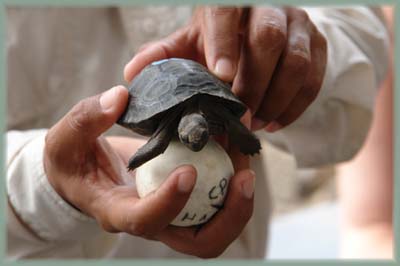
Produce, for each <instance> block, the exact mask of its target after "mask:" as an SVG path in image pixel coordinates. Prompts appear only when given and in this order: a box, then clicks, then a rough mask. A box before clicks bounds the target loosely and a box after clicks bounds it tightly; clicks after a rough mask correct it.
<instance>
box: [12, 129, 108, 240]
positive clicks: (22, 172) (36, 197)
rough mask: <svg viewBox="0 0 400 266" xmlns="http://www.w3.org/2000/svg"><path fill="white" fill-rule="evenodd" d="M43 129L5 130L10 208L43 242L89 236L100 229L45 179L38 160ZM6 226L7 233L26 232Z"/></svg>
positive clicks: (42, 144)
mask: <svg viewBox="0 0 400 266" xmlns="http://www.w3.org/2000/svg"><path fill="white" fill-rule="evenodd" d="M46 132H47V130H30V131H24V132H22V131H9V132H7V146H8V147H7V182H6V184H7V194H8V198H9V201H10V203H11V204H12V208H13V209H14V211H15V214H16V215H17V216H18V217H19V218H20V219H21V220H22V221H23V223H25V224H26V226H27V227H29V228H30V230H31V231H33V232H34V234H36V236H38V237H39V238H40V239H41V240H43V241H45V242H52V241H69V240H82V239H86V238H90V237H93V236H94V235H96V234H98V233H100V232H101V229H100V227H99V226H98V225H97V223H96V221H95V220H94V219H93V218H91V217H88V216H86V215H84V214H83V213H81V212H79V211H78V210H76V209H75V208H73V207H72V206H71V205H69V204H68V203H67V202H65V201H64V200H63V199H62V198H61V197H60V196H59V195H58V194H57V193H56V191H55V190H54V189H53V187H52V186H51V185H50V183H49V182H48V179H47V177H46V175H45V172H44V169H43V161H42V157H43V150H44V141H45V135H46ZM9 216H10V215H9ZM11 218H12V217H10V219H11ZM17 220H18V219H14V222H15V221H17ZM9 223H10V221H9ZM8 230H9V232H8V233H9V234H11V235H12V234H19V237H20V238H21V237H22V238H23V236H21V235H20V234H24V232H26V233H29V232H30V230H26V231H21V230H19V227H16V226H13V225H12V224H11V225H9V226H8ZM10 230H11V231H13V230H15V232H10ZM26 237H27V238H31V236H26Z"/></svg>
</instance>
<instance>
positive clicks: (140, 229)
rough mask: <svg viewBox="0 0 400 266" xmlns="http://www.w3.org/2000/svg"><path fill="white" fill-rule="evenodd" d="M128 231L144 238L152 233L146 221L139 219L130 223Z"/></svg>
mask: <svg viewBox="0 0 400 266" xmlns="http://www.w3.org/2000/svg"><path fill="white" fill-rule="evenodd" d="M128 233H129V234H131V235H135V236H139V237H144V238H145V237H148V236H150V235H151V234H150V233H149V230H148V228H147V226H146V225H145V224H144V223H141V222H137V221H135V222H130V223H128Z"/></svg>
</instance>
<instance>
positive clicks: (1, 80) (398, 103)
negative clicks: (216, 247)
mask: <svg viewBox="0 0 400 266" xmlns="http://www.w3.org/2000/svg"><path fill="white" fill-rule="evenodd" d="M149 3H151V4H170V5H177V4H211V3H214V4H215V3H218V4H263V3H268V4H277V5H278V4H280V5H282V4H287V5H350V4H352V5H353V4H359V5H393V6H395V51H394V57H395V58H394V59H395V60H394V64H395V65H394V67H395V73H396V74H400V71H399V68H398V67H399V66H400V61H399V60H400V55H399V52H398V51H400V27H397V25H400V18H399V16H398V14H400V6H399V5H397V1H396V0H334V1H329V2H328V1H326V0H325V1H324V0H308V1H307V0H268V1H257V0H251V1H249V0H247V1H243V0H217V1H213V0H200V1H196V0H190V1H183V0H147V1H146V0H58V1H57V0H0V51H1V52H0V130H1V132H5V130H6V123H5V117H6V104H7V103H6V89H7V87H6V84H7V83H6V74H5V73H6V53H5V47H4V40H5V23H6V20H5V6H22V5H26V6H105V5H118V6H124V5H136V4H137V5H147V4H149ZM394 76H395V77H396V76H397V75H394ZM394 84H395V91H394V99H393V100H394V112H395V116H394V120H393V123H394V124H395V127H394V130H395V132H394V136H395V137H394V138H395V139H394V145H395V150H394V161H395V162H398V161H399V159H400V158H399V156H400V141H399V139H398V138H397V134H398V133H400V123H399V119H400V115H399V114H400V92H399V89H400V88H399V86H400V84H399V82H398V80H397V79H396V78H395V80H394ZM5 148H6V142H5V138H4V136H3V137H2V138H0V149H1V152H0V162H1V163H0V172H1V173H2V174H3V176H5V165H4V162H5ZM399 171H400V164H396V163H394V175H395V176H394V223H393V226H394V236H395V239H394V259H393V260H336V259H332V260H208V261H204V260H200V259H198V260H193V259H190V260H187V259H179V260H173V259H167V260H166V259H156V260H151V259H139V260H136V259H113V260H110V259H99V260H97V259H78V260H76V259H68V260H53V259H50V260H49V259H32V260H20V261H11V260H7V259H6V258H5V251H6V208H5V207H6V200H4V199H6V189H5V187H6V186H5V178H2V179H1V180H0V198H1V199H3V200H0V210H1V215H0V265H10V266H11V265H13V266H18V265H20V266H25V265H26V266H51V265H55V264H57V265H58V266H64V265H65V266H67V265H68V266H70V265H79V266H81V265H82V266H91V265H96V266H98V265H99V266H102V265H104V266H106V265H107V266H108V265H111V264H112V265H115V266H119V265H121V266H122V265H129V266H135V265H146V266H153V265H161V264H162V265H164V266H169V265H171V266H172V265H188V264H190V265H204V264H209V265H221V266H224V265H227V266H228V265H229V266H236V265H237V266H239V265H279V266H285V265H302V266H303V265H304V266H312V265H315V266H317V265H318V266H336V265H363V266H370V265H371V266H372V265H379V266H389V265H390V266H391V265H397V261H398V257H399V254H400V252H399V246H398V245H397V243H398V239H399V237H400V235H399V232H400V221H399V219H400V210H399V206H400V205H399V203H400V195H399V192H400V189H399V188H400V177H399V174H400V172H399Z"/></svg>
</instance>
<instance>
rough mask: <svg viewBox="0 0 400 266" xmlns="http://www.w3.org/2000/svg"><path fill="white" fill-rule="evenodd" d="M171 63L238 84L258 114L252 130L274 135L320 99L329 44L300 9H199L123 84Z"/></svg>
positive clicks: (153, 46) (133, 67)
mask: <svg viewBox="0 0 400 266" xmlns="http://www.w3.org/2000/svg"><path fill="white" fill-rule="evenodd" d="M171 57H181V58H188V59H192V60H196V61H198V62H200V63H202V64H204V65H206V66H207V67H208V68H209V69H210V70H211V71H212V72H213V73H214V74H215V75H216V76H218V77H219V78H220V79H222V80H224V81H227V82H232V90H233V91H234V93H235V94H236V95H237V96H238V97H239V98H240V99H241V100H242V101H243V102H244V103H245V104H246V105H247V106H248V107H249V109H250V111H251V113H252V118H253V119H252V129H253V130H258V129H261V128H264V127H265V126H267V127H266V129H267V130H268V131H271V132H273V131H276V130H278V129H280V128H283V127H285V126H287V125H289V124H291V123H292V122H294V121H295V120H296V119H297V118H298V117H299V116H300V115H301V114H302V113H303V112H304V111H305V110H306V108H307V107H308V106H309V105H310V104H311V103H312V102H313V101H314V100H315V98H316V97H317V95H318V92H319V90H320V89H321V86H322V81H323V77H324V73H325V68H326V60H327V59H326V58H327V44H326V39H325V37H324V36H323V35H322V34H321V33H320V32H319V31H318V29H317V28H316V26H315V25H314V24H313V22H312V21H311V20H310V18H309V17H308V15H307V13H306V12H305V11H304V10H302V9H299V8H292V7H285V8H278V7H252V8H239V7H219V6H207V7H199V8H197V9H196V11H195V13H194V15H193V18H192V20H191V21H190V23H189V24H188V25H187V26H185V27H183V28H181V29H179V30H178V31H176V32H175V33H173V34H172V35H170V36H168V37H166V38H164V39H162V40H159V41H155V42H152V43H148V44H146V45H144V46H143V47H142V48H141V49H140V50H139V51H138V53H137V54H136V56H135V57H134V58H133V59H132V60H131V61H130V62H129V63H128V64H127V65H126V67H125V72H124V74H125V79H126V80H128V81H130V80H132V79H133V77H134V76H135V75H137V74H138V73H139V72H140V70H141V69H143V68H144V67H145V66H146V65H147V64H149V63H151V62H153V61H156V60H160V59H165V58H171Z"/></svg>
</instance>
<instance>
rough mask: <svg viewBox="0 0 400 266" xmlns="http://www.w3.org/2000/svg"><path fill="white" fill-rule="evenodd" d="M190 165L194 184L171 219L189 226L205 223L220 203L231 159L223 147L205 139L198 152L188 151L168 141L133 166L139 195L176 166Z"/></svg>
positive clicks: (146, 191)
mask: <svg viewBox="0 0 400 266" xmlns="http://www.w3.org/2000/svg"><path fill="white" fill-rule="evenodd" d="M184 164H190V165H193V166H194V167H195V168H196V171H197V179H196V184H195V186H194V188H193V191H192V194H191V195H190V198H189V200H188V202H187V203H186V205H185V207H184V208H183V210H182V211H181V212H180V213H179V214H178V216H177V217H176V218H175V219H174V220H173V221H172V222H171V224H172V225H176V226H192V225H197V224H202V223H205V222H207V221H208V220H209V219H210V218H211V217H212V216H213V215H214V214H215V213H216V212H217V211H218V209H219V208H220V207H221V206H223V202H224V200H225V196H226V194H227V190H228V184H229V180H230V178H231V176H233V174H234V169H233V165H232V162H231V160H230V158H229V156H228V154H227V153H226V152H225V150H224V149H223V148H222V147H221V146H220V145H219V144H218V143H216V142H215V141H213V140H209V141H208V143H207V145H206V146H205V147H204V148H203V149H202V150H201V151H199V152H193V151H191V150H189V149H188V148H187V147H186V146H184V145H183V144H182V143H181V142H179V141H175V140H174V141H171V142H170V144H169V146H168V148H167V150H166V151H165V152H164V153H163V154H161V155H159V156H157V157H156V158H154V159H153V160H151V161H148V162H147V163H145V164H143V165H142V166H140V167H139V168H137V169H136V186H137V190H138V194H139V196H140V197H145V196H146V195H147V194H149V193H150V192H152V191H154V190H156V189H157V188H159V187H160V185H161V184H162V183H163V181H164V180H165V179H166V178H167V177H168V175H169V173H171V172H172V171H173V170H174V169H175V168H176V167H178V166H180V165H184Z"/></svg>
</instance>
